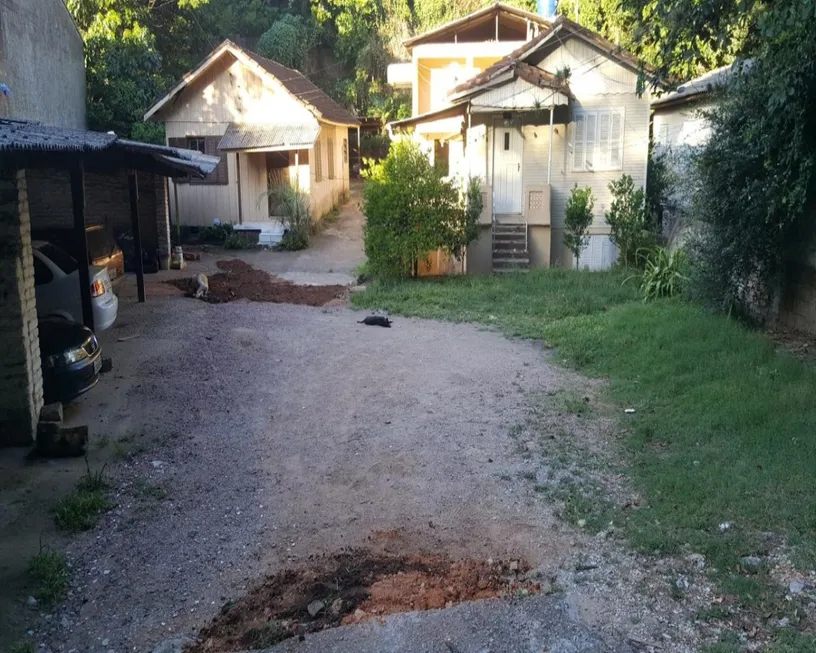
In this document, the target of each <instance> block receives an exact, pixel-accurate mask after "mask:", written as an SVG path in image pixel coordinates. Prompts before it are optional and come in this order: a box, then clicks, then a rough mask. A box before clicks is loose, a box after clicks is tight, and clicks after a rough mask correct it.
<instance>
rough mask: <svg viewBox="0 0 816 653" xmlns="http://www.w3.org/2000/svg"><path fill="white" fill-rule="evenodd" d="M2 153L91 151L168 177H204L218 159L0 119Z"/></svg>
mask: <svg viewBox="0 0 816 653" xmlns="http://www.w3.org/2000/svg"><path fill="white" fill-rule="evenodd" d="M0 152H7V153H10V154H9V155H10V156H13V155H14V154H15V153H16V154H18V155H20V156H21V157H22V156H25V157H29V158H30V157H31V156H36V155H38V154H59V153H63V154H88V155H89V156H90V157H91V158H93V157H96V158H98V159H103V158H104V159H105V162H106V163H111V165H116V166H118V167H131V168H134V169H136V170H145V169H150V170H151V171H153V172H158V173H159V174H163V175H166V176H168V177H172V176H181V175H188V174H190V173H193V174H197V175H200V176H202V177H203V176H205V175H208V174H210V173H211V172H212V171H213V170H215V168H216V166H217V165H218V161H219V158H218V157H214V156H208V155H206V154H201V153H200V152H196V151H193V150H185V149H179V148H176V147H168V146H166V145H154V144H152V143H142V142H140V141H130V140H127V139H123V138H119V137H118V136H117V135H116V134H103V133H101V132H92V131H83V130H81V129H67V128H64V127H53V126H51V125H43V124H40V123H38V122H28V121H24V120H8V119H0Z"/></svg>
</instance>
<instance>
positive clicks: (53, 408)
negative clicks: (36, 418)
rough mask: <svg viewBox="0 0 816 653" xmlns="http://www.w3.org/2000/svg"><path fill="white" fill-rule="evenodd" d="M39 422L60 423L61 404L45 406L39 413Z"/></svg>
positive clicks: (58, 402)
mask: <svg viewBox="0 0 816 653" xmlns="http://www.w3.org/2000/svg"><path fill="white" fill-rule="evenodd" d="M40 421H43V422H61V421H62V402H60V401H55V402H54V403H53V404H46V405H45V406H43V407H42V410H41V411H40Z"/></svg>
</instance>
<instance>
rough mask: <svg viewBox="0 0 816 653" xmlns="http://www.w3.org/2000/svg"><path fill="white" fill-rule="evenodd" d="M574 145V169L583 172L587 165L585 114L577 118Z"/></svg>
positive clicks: (580, 114)
mask: <svg viewBox="0 0 816 653" xmlns="http://www.w3.org/2000/svg"><path fill="white" fill-rule="evenodd" d="M573 135H574V136H573V143H572V169H573V170H583V169H584V167H585V165H586V156H585V154H586V149H585V142H584V139H585V138H586V124H585V121H584V114H582V113H579V114H578V115H577V116H575V131H574V132H573Z"/></svg>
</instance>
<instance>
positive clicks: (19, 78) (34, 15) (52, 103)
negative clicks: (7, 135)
mask: <svg viewBox="0 0 816 653" xmlns="http://www.w3.org/2000/svg"><path fill="white" fill-rule="evenodd" d="M0 81H2V82H3V83H5V84H6V85H8V87H9V88H10V89H11V95H10V96H2V95H0V117H4V118H16V119H20V120H39V121H41V122H43V123H45V124H48V125H56V126H58V127H70V128H73V129H85V52H84V46H83V43H82V37H80V35H79V32H78V31H77V28H76V26H75V25H74V21H73V20H72V19H71V15H70V14H69V13H68V10H67V9H66V7H65V4H64V3H63V0H3V2H2V3H0Z"/></svg>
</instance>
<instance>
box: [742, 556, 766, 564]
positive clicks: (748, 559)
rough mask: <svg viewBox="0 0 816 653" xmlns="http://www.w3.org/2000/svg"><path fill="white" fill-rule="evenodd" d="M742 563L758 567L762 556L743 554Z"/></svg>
mask: <svg viewBox="0 0 816 653" xmlns="http://www.w3.org/2000/svg"><path fill="white" fill-rule="evenodd" d="M742 564H744V565H745V566H746V567H759V565H761V564H762V558H760V557H759V556H745V557H744V558H743V559H742Z"/></svg>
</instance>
